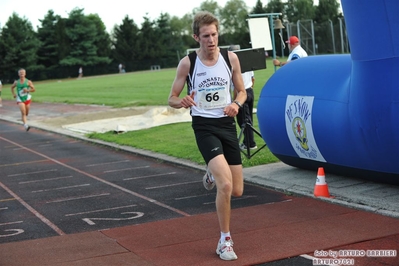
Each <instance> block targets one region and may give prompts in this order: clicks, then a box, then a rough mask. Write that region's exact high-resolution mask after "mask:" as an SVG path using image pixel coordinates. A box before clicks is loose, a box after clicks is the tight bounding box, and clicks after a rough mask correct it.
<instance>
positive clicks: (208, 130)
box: [192, 116, 242, 165]
mask: <svg viewBox="0 0 399 266" xmlns="http://www.w3.org/2000/svg"><path fill="white" fill-rule="evenodd" d="M192 128H193V129H194V134H195V139H196V141H197V146H198V149H199V150H200V152H201V154H202V157H203V158H204V160H205V162H206V164H208V163H209V161H210V160H212V159H213V158H215V157H216V156H217V155H220V154H224V157H225V158H226V161H227V163H228V164H229V165H240V164H242V161H241V153H240V147H239V145H238V139H237V128H236V122H235V119H234V117H222V118H206V117H201V116H193V120H192Z"/></svg>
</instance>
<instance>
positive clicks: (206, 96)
mask: <svg viewBox="0 0 399 266" xmlns="http://www.w3.org/2000/svg"><path fill="white" fill-rule="evenodd" d="M228 99H230V94H229V93H228V90H226V88H225V87H209V88H203V89H198V91H197V100H198V103H197V105H198V107H199V108H202V109H215V108H223V107H226V106H227V105H228V103H229V102H230V100H228Z"/></svg>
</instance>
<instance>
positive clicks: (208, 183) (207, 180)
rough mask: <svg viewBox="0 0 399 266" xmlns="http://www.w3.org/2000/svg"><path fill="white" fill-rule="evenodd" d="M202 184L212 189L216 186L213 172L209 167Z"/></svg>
mask: <svg viewBox="0 0 399 266" xmlns="http://www.w3.org/2000/svg"><path fill="white" fill-rule="evenodd" d="M202 184H203V185H204V188H205V189H206V190H212V189H213V188H214V187H215V179H214V178H213V176H212V174H211V172H209V170H208V168H207V169H206V173H205V175H204V177H203V178H202Z"/></svg>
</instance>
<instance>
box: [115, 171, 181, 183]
mask: <svg viewBox="0 0 399 266" xmlns="http://www.w3.org/2000/svg"><path fill="white" fill-rule="evenodd" d="M174 174H176V172H170V173H162V174H156V175H143V176H136V177H128V178H124V179H123V181H126V180H135V179H142V178H147V177H156V176H166V175H174Z"/></svg>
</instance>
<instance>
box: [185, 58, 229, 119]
mask: <svg viewBox="0 0 399 266" xmlns="http://www.w3.org/2000/svg"><path fill="white" fill-rule="evenodd" d="M191 83H192V84H191V85H192V86H191V87H192V88H193V90H194V91H195V94H194V101H195V102H196V103H197V106H192V107H191V115H192V116H202V117H208V118H219V117H225V116H226V115H225V114H224V112H223V109H224V107H226V106H227V105H229V104H231V94H230V88H231V84H232V82H231V71H230V69H229V67H228V66H227V63H226V61H225V60H224V58H223V56H222V54H220V53H219V58H218V61H217V62H216V64H215V65H213V66H205V65H204V64H203V63H202V62H201V60H200V59H199V57H198V56H197V59H196V60H195V66H194V71H193V75H192V79H191Z"/></svg>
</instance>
